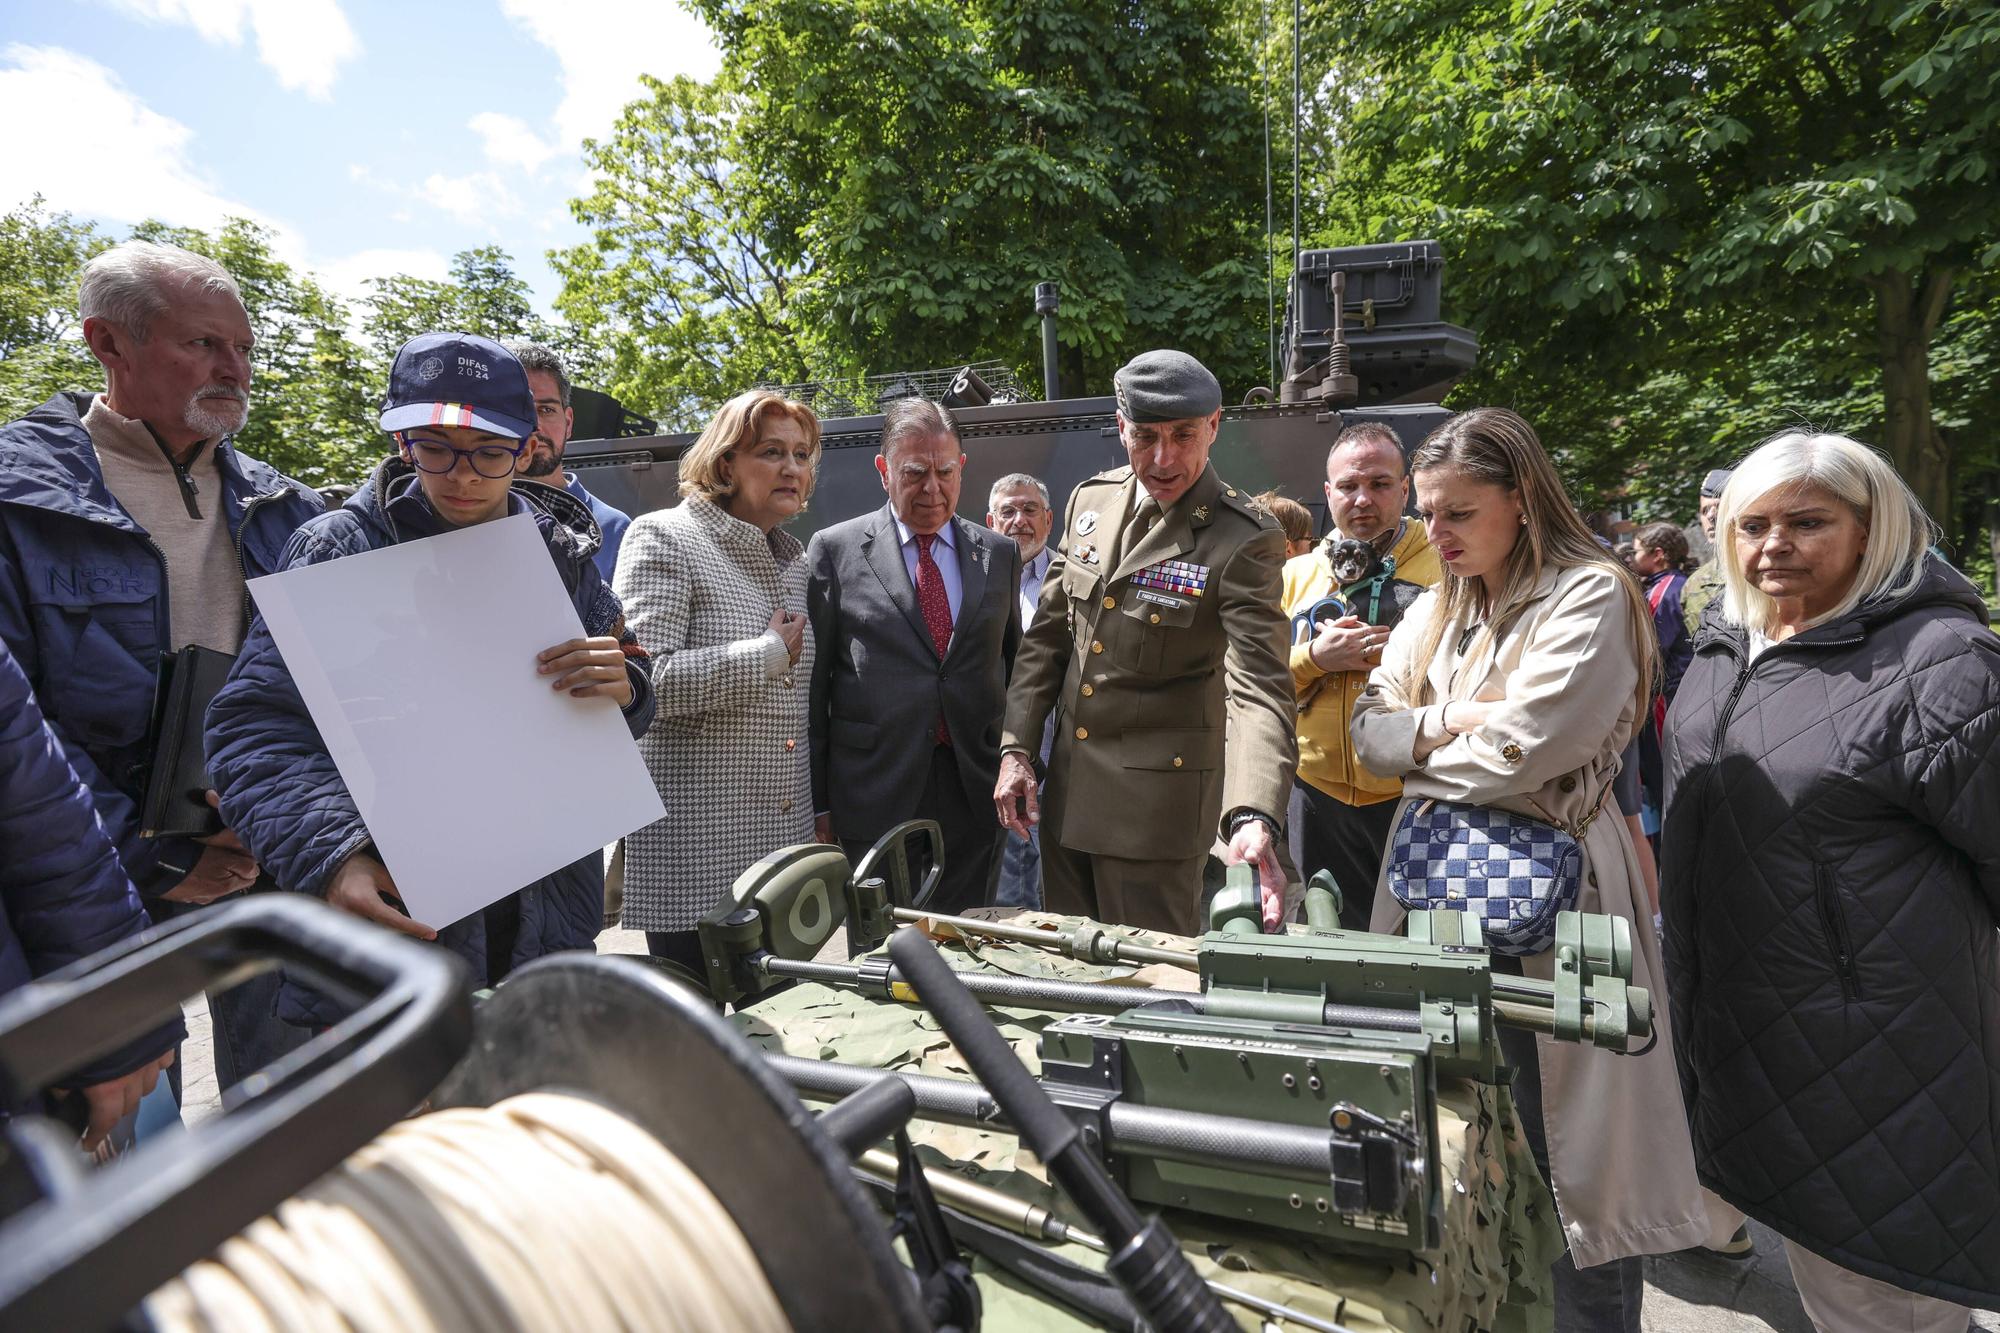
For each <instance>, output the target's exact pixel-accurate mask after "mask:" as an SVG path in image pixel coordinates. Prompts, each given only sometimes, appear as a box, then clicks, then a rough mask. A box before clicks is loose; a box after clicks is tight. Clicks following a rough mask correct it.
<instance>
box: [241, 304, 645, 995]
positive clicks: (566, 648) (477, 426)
mask: <svg viewBox="0 0 2000 1333" xmlns="http://www.w3.org/2000/svg"><path fill="white" fill-rule="evenodd" d="M534 417H535V404H534V397H533V395H532V393H531V392H530V391H529V388H528V379H527V375H526V373H525V372H524V371H523V370H522V368H521V363H520V361H519V360H517V359H516V358H515V357H514V355H513V353H511V352H509V351H507V350H506V349H505V348H503V347H501V346H500V344H498V343H496V342H492V341H490V340H489V339H486V338H481V337H478V336H476V335H473V334H467V333H427V334H423V335H421V336H419V337H416V338H413V339H411V340H410V341H409V342H407V343H405V344H404V345H403V349H402V350H401V351H399V352H398V353H396V360H395V364H394V366H393V367H392V368H391V370H390V372H389V393H388V397H387V399H386V401H385V402H384V404H383V408H382V416H381V426H382V429H383V430H384V431H386V432H388V433H389V436H390V438H392V439H393V440H394V441H395V444H396V453H395V454H394V455H393V456H392V457H390V458H387V459H385V460H383V462H382V463H381V464H380V465H379V466H378V467H377V468H376V469H375V472H374V475H372V476H371V477H370V478H369V479H368V482H367V483H366V484H365V485H364V486H362V487H361V489H360V490H359V491H357V492H356V493H355V495H354V497H353V498H352V499H351V500H349V501H348V502H347V503H346V504H345V505H343V506H342V507H341V508H339V509H336V510H334V511H333V512H331V513H328V514H323V515H321V516H320V517H318V518H316V519H314V520H312V521H311V522H308V523H306V524H305V525H304V526H302V527H301V528H300V529H299V532H298V536H297V537H296V538H295V539H294V540H293V542H292V545H291V547H290V549H289V551H288V553H287V554H288V556H289V561H288V564H287V566H286V567H287V568H297V567H299V566H301V565H316V564H321V563H323V562H325V561H328V560H338V559H340V558H341V557H343V556H349V555H356V554H359V553H361V552H363V551H371V550H376V549H379V548H381V547H384V546H392V545H399V544H401V543H403V542H409V541H421V540H423V539H424V538H426V537H433V536H437V535H439V534H442V533H446V532H451V531H453V530H455V529H458V528H466V527H471V526H473V525H474V524H479V523H490V522H492V521H493V520H495V519H499V518H505V517H508V516H510V515H514V514H528V515H531V516H532V517H533V518H534V521H535V525H536V527H537V528H538V529H539V530H540V532H541V534H542V538H543V540H544V541H545V542H547V544H548V549H549V556H550V558H551V559H552V560H553V561H554V562H555V566H556V571H557V573H559V574H560V575H561V576H562V581H563V587H564V589H565V590H567V591H568V593H569V594H570V600H571V602H572V604H573V605H574V606H575V607H576V612H577V616H578V618H579V619H580V620H581V621H582V622H583V628H584V634H583V637H580V638H575V639H571V640H569V641H567V642H565V643H559V644H555V645H553V646H552V647H550V648H547V649H545V650H543V651H542V652H541V653H540V654H538V655H537V658H536V669H537V670H538V671H539V672H540V673H541V675H542V676H543V678H544V679H546V680H547V681H548V682H549V687H550V688H551V689H555V690H562V691H565V692H567V693H568V694H569V695H570V696H571V697H573V698H578V699H585V698H591V697H602V698H608V699H613V700H616V701H617V703H618V706H619V708H620V709H621V710H622V711H623V713H624V716H625V721H626V725H627V727H628V728H629V729H630V730H631V732H632V734H633V735H634V736H638V735H641V734H643V733H644V732H645V730H646V727H647V726H648V724H650V723H651V721H652V717H653V690H652V679H651V673H650V671H649V669H648V666H647V661H646V658H645V655H644V653H643V652H641V651H640V649H639V647H638V643H637V641H636V640H635V639H634V638H633V637H632V635H631V633H630V631H628V630H627V629H626V628H625V617H624V615H623V613H622V611H621V609H620V607H619V604H618V598H617V596H616V595H615V594H613V593H612V591H611V589H610V587H609V586H608V585H607V584H606V583H605V582H604V578H603V576H602V575H600V574H599V573H598V572H597V567H596V565H594V564H593V563H592V561H591V557H592V556H594V555H595V554H596V553H597V541H598V532H597V524H596V522H595V521H593V520H592V519H591V517H590V511H589V510H588V509H587V508H586V507H585V506H584V504H583V503H582V502H581V501H580V500H577V499H575V498H574V497H572V496H570V495H569V494H567V493H566V492H563V491H560V490H557V489H556V488H555V487H553V486H522V487H515V486H514V485H513V480H514V469H515V465H516V464H517V463H518V462H519V461H520V456H521V453H522V451H523V450H525V449H526V448H527V447H528V437H529V436H530V435H531V434H532V433H533V431H534ZM435 591H436V595H440V596H448V595H449V588H448V587H446V588H440V589H437V590H435ZM422 688H428V689H430V690H433V691H436V692H437V694H438V697H439V699H440V701H441V706H445V707H449V706H451V705H450V703H449V697H450V688H451V683H450V682H449V681H432V682H427V683H425V684H424V685H423V686H422ZM466 725H467V726H468V727H473V726H504V725H505V719H504V718H468V719H467V722H466ZM207 742H208V758H209V763H210V765H211V766H212V769H213V773H214V776H215V785H216V788H217V790H218V791H219V792H220V793H221V804H222V812H223V815H224V817H225V818H227V819H228V820H229V821H230V824H231V827H234V828H236V829H238V830H239V831H240V833H241V834H242V837H243V841H244V843H245V844H246V845H248V846H249V847H250V848H251V849H252V851H253V854H254V855H256V856H257V857H258V859H259V860H260V861H262V862H263V864H264V865H265V866H266V867H268V868H269V870H270V872H271V874H272V875H273V876H274V877H275V878H276V879H277V881H278V883H279V884H281V885H283V886H284V887H285V888H288V889H292V890H294V891H296V892H299V893H309V894H312V895H314V896H316V897H320V898H324V899H325V900H326V901H327V902H328V903H329V904H330V905H332V906H334V907H338V908H340V909H342V910H343V911H348V912H352V913H354V914H355V915H356V916H359V917H363V918H365V919H367V920H369V921H373V922H375V923H376V924H378V925H383V926H387V927H389V928H390V929H392V930H399V931H402V932H403V933H404V934H407V935H414V936H416V937H417V938H418V939H426V940H428V939H435V940H437V941H438V942H439V943H441V944H444V945H445V946H447V947H449V948H450V949H451V950H452V951H453V952H455V953H457V954H458V955H459V956H460V957H462V958H463V959H464V960H465V961H466V963H467V964H468V965H469V966H470V968H471V976H472V979H473V983H474V985H475V986H490V985H494V984H496V983H498V982H499V981H500V980H501V979H503V978H504V977H505V976H506V975H507V974H508V972H509V971H511V970H512V969H513V968H515V967H518V966H519V965H521V964H522V963H526V962H529V961H530V960H532V959H535V958H539V957H542V956H543V955H545V954H550V953H555V952H557V951H559V950H564V949H589V948H591V947H593V944H594V942H595V940H596V938H597V934H598V929H599V924H600V918H601V915H602V912H603V902H604V865H603V861H602V859H601V858H600V857H599V855H598V854H597V853H595V852H593V853H591V854H590V855H589V856H587V857H584V858H582V859H581V860H578V861H576V862H573V863H572V864H570V865H568V866H565V867H564V868H562V869H561V870H558V871H556V872H555V873H554V874H552V875H548V876H545V877H544V878H542V879H539V880H537V881H535V882H534V883H533V884H530V885H529V886H528V887H526V888H524V889H521V890H519V891H517V892H515V893H510V894H508V895H507V896H506V897H504V898H502V899H500V900H499V901H498V902H496V903H494V904H493V905H492V906H490V907H487V908H485V909H484V910H483V911H480V912H476V913H474V914H473V915H471V916H468V917H466V918H465V919H464V920H462V921H457V922H452V923H448V924H447V925H445V926H444V928H443V929H440V930H434V929H432V928H431V927H430V926H429V925H426V924H424V923H422V922H418V921H413V920H411V919H410V917H409V916H408V914H407V913H406V912H404V910H403V908H402V904H401V901H400V900H399V899H398V897H397V894H396V884H395V881H394V880H393V879H392V878H391V877H390V875H389V871H388V868H387V867H386V866H384V865H383V863H382V861H381V860H380V859H379V858H378V857H377V856H376V855H375V852H374V845H373V843H372V842H371V841H370V838H369V834H368V828H367V826H366V825H365V824H364V823H363V822H362V819H361V814H360V811H359V809H358V808H357V807H356V805H355V803H354V798H353V796H352V795H351V794H349V792H348V789H347V784H346V783H345V782H344V781H343V780H342V778H341V776H340V773H339V770H338V769H337V768H336V767H335V766H334V762H333V759H332V756H330V755H329V754H328V753H327V749H326V743H325V741H323V740H322V739H321V737H320V734H319V729H318V728H317V727H316V726H315V725H314V724H313V720H312V715H311V714H310V713H309V712H308V711H307V709H306V706H305V701H304V700H303V699H302V698H301V697H300V695H299V689H298V685H297V684H296V682H295V681H294V679H293V676H292V672H291V669H290V668H289V667H288V666H287V665H286V663H285V660H284V657H283V656H282V655H281V654H280V653H279V651H278V648H277V645H276V644H275V643H274V642H273V641H272V638H271V632H270V630H269V629H268V628H266V626H265V624H264V621H263V618H262V617H261V616H259V617H257V618H256V619H255V620H253V621H252V622H251V626H250V634H249V637H248V638H247V639H246V640H245V642H244V645H243V655H242V656H241V657H240V658H239V659H238V660H237V663H236V668H235V670H234V671H232V672H231V673H230V677H229V681H228V683H227V684H225V685H224V686H223V687H222V690H221V692H220V693H218V694H217V695H216V698H215V703H214V705H213V706H212V707H211V708H210V709H209V714H208V732H207ZM466 780H467V781H468V782H476V781H478V780H479V775H478V774H472V773H468V774H467V775H466ZM278 1015H279V1017H281V1018H283V1019H285V1020H286V1021H287V1022H290V1023H294V1024H298V1025H300V1026H303V1027H315V1028H317V1027H323V1026H326V1025H328V1024H331V1023H334V1022H337V1021H339V1019H340V1018H341V1017H342V1016H343V1015H342V1010H341V1009H340V1007H339V1006H338V1005H337V1003H336V1002H335V1001H333V1000H331V999H330V998H329V997H327V996H324V995H321V994H318V993H317V992H314V991H312V990H310V989H308V988H307V987H305V986H303V985H300V984H297V983H295V982H293V981H292V980H290V979H287V981H286V983H285V986H284V988H283V989H282V990H281V992H280V994H279V998H278Z"/></svg>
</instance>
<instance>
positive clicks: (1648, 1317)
mask: <svg viewBox="0 0 2000 1333" xmlns="http://www.w3.org/2000/svg"><path fill="white" fill-rule="evenodd" d="M833 943H834V945H835V947H836V948H837V947H839V946H840V945H841V943H842V941H841V939H840V937H839V936H836V937H835V939H834V941H833ZM597 950H598V952H599V953H644V952H645V951H646V941H645V938H644V937H643V936H642V935H640V934H638V933H637V932H636V931H630V930H607V931H605V932H604V934H602V935H600V936H598V939H597ZM829 961H832V960H829ZM187 1019H188V1041H187V1044H186V1045H185V1046H183V1047H182V1048H181V1059H182V1060H183V1061H184V1062H185V1073H184V1075H183V1080H184V1087H185V1089H186V1093H187V1102H188V1105H187V1110H186V1116H185V1118H186V1119H187V1120H188V1121H190V1122H195V1121H200V1120H203V1119H206V1118H207V1117H209V1116H211V1115H213V1114H215V1111H216V1109H217V1103H216V1088H215V1067H214V1059H213V1053H212V1050H211V1047H210V1044H209V1030H208V1010H207V1008H206V1007H205V1006H203V1005H201V1004H192V1005H189V1006H188V1010H187ZM1750 1227H1751V1231H1752V1233H1753V1234H1754V1235H1755V1237H1756V1240H1757V1253H1756V1255H1755V1256H1754V1257H1753V1258H1750V1259H1745V1260H1731V1259H1723V1258H1720V1257H1717V1256H1712V1255H1706V1254H1703V1255H1670V1256H1668V1257H1665V1258H1659V1259H1649V1260H1647V1261H1646V1307H1645V1321H1644V1326H1645V1330H1646V1333H1764V1331H1765V1330H1769V1333H1813V1329H1812V1325H1811V1324H1810V1323H1809V1322H1807V1320H1806V1317H1805V1312H1804V1311H1803V1310H1802V1309H1801V1308H1800V1307H1799V1296H1798V1291H1797V1289H1796V1288H1795V1287H1793V1285H1792V1274H1791V1270H1790V1268H1789V1267H1787V1265H1786V1263H1785V1249H1784V1245H1783V1243H1782V1242H1780V1241H1779V1239H1778V1238H1777V1237H1776V1236H1775V1235H1773V1234H1772V1233H1771V1232H1769V1231H1767V1230H1765V1229H1764V1228H1763V1227H1760V1226H1758V1225H1757V1224H1756V1223H1754V1222H1753V1223H1751V1224H1750ZM1972 1326H1973V1328H1975V1329H1978V1330H1981V1333H2000V1314H1992V1313H1982V1314H1978V1315H1975V1316H1974V1317H1973V1320H1972Z"/></svg>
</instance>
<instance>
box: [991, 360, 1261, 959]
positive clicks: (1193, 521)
mask: <svg viewBox="0 0 2000 1333" xmlns="http://www.w3.org/2000/svg"><path fill="white" fill-rule="evenodd" d="M1115 384H1116V387H1117V392H1118V436H1119V439H1120V441H1121V442H1123V444H1124V445H1125V451H1126V453H1127V454H1128V455H1129V456H1130V458H1131V460H1132V461H1131V464H1130V466H1127V467H1121V468H1116V469H1114V470H1112V471H1110V472H1104V473H1100V474H1098V475H1097V476H1095V477H1092V478H1091V479H1090V480H1089V481H1086V482H1084V483H1083V484H1082V485H1081V486H1079V487H1077V488H1076V490H1075V492H1074V493H1073V494H1072V495H1071V496H1070V500H1069V505H1068V507H1067V508H1066V509H1065V511H1064V530H1063V535H1062V541H1061V545H1060V549H1059V552H1058V554H1057V555H1056V557H1055V559H1054V561H1053V562H1052V563H1051V564H1050V565H1049V570H1048V574H1047V576H1046V577H1045V578H1044V580H1043V582H1042V599H1041V604H1040V606H1039V608H1038V609H1037V610H1036V612H1035V618H1034V623H1033V624H1032V625H1031V626H1030V627H1029V629H1028V630H1027V632H1026V633H1025V634H1024V635H1023V636H1022V641H1021V649H1020V652H1019V654H1018V655H1017V657H1016V658H1015V662H1014V675H1013V679H1012V680H1011V682H1010V683H1009V686H1008V691H1007V717H1006V723H1005V725H1004V726H1003V728H1002V729H1001V736H1000V746H1001V760H1000V779H999V782H998V784H997V785H996V787H995V790H994V803H995V805H996V806H997V807H998V809H999V814H1000V820H1001V823H1003V824H1005V825H1006V826H1007V828H1008V830H1009V831H1010V832H1013V833H1015V834H1017V835H1019V836H1021V837H1026V836H1027V832H1028V829H1029V828H1030V827H1031V826H1032V825H1034V824H1035V823H1037V822H1038V821H1040V820H1042V819H1043V815H1044V811H1046V822H1045V823H1043V826H1042V839H1041V842H1042V885H1043V892H1044V895H1045V900H1046V904H1047V906H1048V909H1049V910H1050V911H1052V912H1075V913H1081V914H1083V915H1085V916H1090V917H1094V918H1096V919H1097V920H1099V921H1105V922H1122V923H1124V924H1127V925H1134V926H1143V927H1148V928H1152V929H1158V930H1168V931H1174V932H1176V933H1179V934H1183V935H1189V934H1194V933H1196V932H1197V930H1198V929H1199V923H1198V918H1199V913H1200V905H1201V877H1202V867H1203V864H1204V863H1205V861H1206V860H1207V853H1208V849H1209V847H1210V846H1211V844H1212V843H1213V842H1214V841H1215V839H1216V837H1217V836H1218V834H1220V836H1221V837H1223V838H1224V839H1227V840H1228V843H1229V855H1230V859H1231V860H1233V861H1242V862H1251V863H1254V864H1256V865H1257V867H1258V878H1259V881H1260V884H1261V887H1262V890H1263V895H1264V908H1265V912H1264V915H1265V923H1266V927H1267V928H1271V927H1274V926H1275V925H1276V923H1277V920H1278V916H1279V913H1280V911H1281V910H1282V903H1283V893H1284V887H1285V882H1286V880H1287V879H1288V878H1289V877H1290V875H1289V871H1288V868H1287V866H1286V864H1285V862H1287V861H1288V860H1289V857H1288V856H1286V854H1285V853H1284V850H1283V849H1284V837H1283V834H1284V818H1285V807H1286V805H1287V803H1288V798H1289V796H1290V794H1291V789H1292V772H1293V770H1294V768H1296V767H1297V764H1298V738H1297V736H1296V735H1295V733H1294V731H1293V725H1292V722H1293V708H1292V678H1291V670H1290V668H1289V666H1288V664H1287V659H1286V648H1287V637H1288V636H1287V634H1286V628H1287V625H1286V620H1285V616H1284V613H1283V611H1282V610H1280V609H1279V598H1280V594H1281V591H1282V577H1281V571H1282V569H1283V566H1284V563H1285V538H1284V533H1283V532H1281V531H1280V530H1279V528H1278V525H1277V523H1276V522H1275V521H1274V520H1273V519H1272V518H1271V516H1270V515H1268V514H1266V513H1264V512H1263V511H1262V510H1260V509H1258V508H1257V507H1256V506H1255V505H1253V504H1252V503H1251V499H1250V497H1249V496H1248V495H1246V494H1244V493H1243V492H1242V491H1240V490H1238V489H1237V488H1236V487H1234V486H1231V485H1229V484H1228V483H1227V482H1225V481H1223V480H1222V478H1220V477H1218V476H1216V474H1215V469H1214V468H1212V467H1210V466H1209V465H1208V453H1209V449H1210V447H1211V446H1212V445H1213V444H1214V443H1215V436H1216V432H1217V431H1218V430H1219V429H1220V427H1221V422H1222V386H1221V385H1220V384H1218V383H1217V382H1216V379H1215V376H1213V375H1211V374H1210V373H1209V372H1208V370H1207V369H1206V368H1205V367H1204V366H1203V365H1202V364H1201V363H1200V362H1199V361H1196V360H1195V359H1194V358H1193V357H1191V356H1189V355H1187V354H1186V353H1184V352H1174V351H1155V352H1146V353H1144V354H1142V355H1140V356H1137V357H1135V358H1133V359H1132V361H1131V362H1130V363H1128V364H1127V365H1126V366H1125V367H1124V368H1123V369H1122V370H1120V371H1119V372H1118V374H1117V377H1116V380H1115ZM1052 711H1059V712H1060V715H1061V720H1060V721H1059V722H1058V723H1057V725H1056V731H1055V748H1054V750H1053V751H1052V752H1051V754H1050V757H1049V763H1048V788H1047V792H1046V796H1045V798H1043V799H1041V800H1038V799H1037V797H1036V792H1035V752H1036V751H1037V750H1038V749H1039V748H1040V746H1041V738H1042V726H1043V723H1044V721H1045V720H1046V719H1047V718H1048V716H1049V714H1050V713H1051V712H1052ZM1225 721H1226V723H1227V728H1226V730H1225V726H1224V723H1225Z"/></svg>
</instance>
